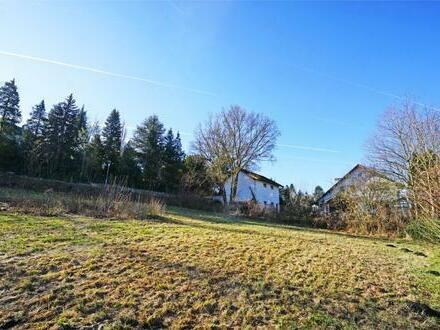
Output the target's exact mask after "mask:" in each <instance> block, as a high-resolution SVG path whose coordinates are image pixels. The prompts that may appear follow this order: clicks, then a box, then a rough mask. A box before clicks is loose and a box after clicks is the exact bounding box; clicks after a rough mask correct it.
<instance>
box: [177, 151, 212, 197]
mask: <svg viewBox="0 0 440 330" xmlns="http://www.w3.org/2000/svg"><path fill="white" fill-rule="evenodd" d="M213 187H214V182H213V181H212V179H211V176H210V175H208V164H207V163H206V161H205V158H204V157H202V156H200V155H189V156H187V157H186V158H185V161H184V175H183V177H182V188H183V189H184V191H187V192H192V193H196V194H198V195H201V196H210V195H211V194H212V193H213Z"/></svg>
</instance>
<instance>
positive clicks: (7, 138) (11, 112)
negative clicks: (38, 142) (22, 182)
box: [0, 80, 21, 171]
mask: <svg viewBox="0 0 440 330" xmlns="http://www.w3.org/2000/svg"><path fill="white" fill-rule="evenodd" d="M19 103H20V98H19V95H18V91H17V86H16V85H15V80H11V81H8V82H6V83H5V84H4V85H3V86H2V87H0V169H2V170H7V171H20V170H21V150H20V141H21V129H20V128H19V127H18V126H17V124H18V123H19V122H20V120H21V112H20V108H19Z"/></svg>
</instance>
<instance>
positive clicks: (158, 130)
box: [133, 115, 165, 190]
mask: <svg viewBox="0 0 440 330" xmlns="http://www.w3.org/2000/svg"><path fill="white" fill-rule="evenodd" d="M164 132H165V129H164V127H163V124H162V123H161V122H160V121H159V118H158V117H157V116H156V115H153V116H151V117H149V118H147V119H146V120H145V121H144V122H143V123H142V124H141V125H139V126H138V127H137V129H136V132H135V133H134V137H133V147H134V148H135V150H136V152H137V155H138V162H139V165H140V167H141V168H142V172H143V184H144V186H145V188H146V189H151V190H161V188H162V187H161V186H162V185H161V177H160V176H161V167H162V158H163V151H164V137H163V134H164Z"/></svg>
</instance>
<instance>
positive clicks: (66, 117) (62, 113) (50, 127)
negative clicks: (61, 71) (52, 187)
mask: <svg viewBox="0 0 440 330" xmlns="http://www.w3.org/2000/svg"><path fill="white" fill-rule="evenodd" d="M78 115H79V109H78V106H77V105H76V101H75V99H74V98H73V95H72V94H70V95H69V96H68V97H67V98H66V100H65V101H63V102H60V103H58V104H56V105H54V106H53V108H52V109H51V111H50V112H49V116H48V120H47V124H46V126H45V152H46V156H47V160H48V162H49V164H48V165H49V166H48V175H49V176H55V177H59V178H68V176H69V175H72V172H73V171H72V170H73V169H74V165H75V163H76V162H75V161H76V157H77V156H78V155H77V145H76V143H77V141H78V133H79V126H78Z"/></svg>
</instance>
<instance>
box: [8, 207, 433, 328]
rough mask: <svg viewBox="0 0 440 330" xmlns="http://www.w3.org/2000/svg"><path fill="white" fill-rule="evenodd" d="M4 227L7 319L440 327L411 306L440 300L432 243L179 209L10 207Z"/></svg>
mask: <svg viewBox="0 0 440 330" xmlns="http://www.w3.org/2000/svg"><path fill="white" fill-rule="evenodd" d="M0 235H1V236H0V288H1V289H0V290H1V295H0V328H2V325H3V327H5V325H14V326H15V327H17V328H32V329H34V328H64V329H67V328H79V327H92V326H93V327H98V326H99V325H103V326H104V327H105V328H164V327H170V328H234V327H235V328H276V327H280V328H320V329H328V328H333V329H338V328H401V329H404V328H435V327H439V326H440V323H439V321H438V319H436V318H433V317H428V316H426V315H423V313H422V314H421V313H420V311H416V310H413V309H412V308H410V307H409V306H412V305H411V304H410V303H412V302H421V303H423V304H428V305H430V306H431V307H433V308H439V307H440V306H439V302H438V301H437V302H436V299H437V298H438V297H439V296H440V295H439V292H440V278H439V277H437V276H436V275H433V274H435V271H440V269H438V267H440V263H439V262H438V260H440V258H439V255H440V250H439V248H438V247H435V246H434V245H418V244H415V243H410V242H404V241H394V242H389V241H381V240H372V239H363V238H356V237H350V236H347V235H340V234H339V235H338V234H331V233H329V232H326V231H318V230H303V229H299V228H294V227H288V226H277V225H268V224H265V223H262V222H252V221H250V220H240V219H237V218H233V217H227V218H225V217H222V216H216V215H214V214H207V213H203V214H199V213H196V212H193V211H191V212H189V211H185V210H181V209H178V210H174V211H168V213H166V214H165V215H164V216H163V217H162V218H161V220H153V221H151V220H150V221H127V220H126V221H108V220H95V219H90V218H79V217H70V218H44V217H35V216H23V215H15V214H1V213H0ZM436 260H437V261H436ZM428 270H430V271H432V274H431V273H428V272H427V271H428ZM422 280H423V281H422ZM427 283H428V284H427Z"/></svg>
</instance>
